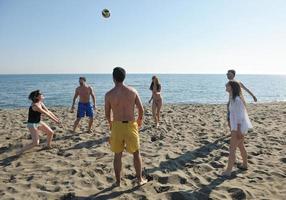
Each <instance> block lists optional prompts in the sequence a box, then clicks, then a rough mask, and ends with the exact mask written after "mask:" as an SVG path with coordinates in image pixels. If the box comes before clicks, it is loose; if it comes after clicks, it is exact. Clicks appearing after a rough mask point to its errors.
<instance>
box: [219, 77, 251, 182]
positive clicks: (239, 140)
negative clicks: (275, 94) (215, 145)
mask: <svg viewBox="0 0 286 200" xmlns="http://www.w3.org/2000/svg"><path fill="white" fill-rule="evenodd" d="M226 91H227V92H228V93H229V95H230V104H229V111H230V129H231V138H230V147H229V158H228V164H227V168H226V170H225V171H224V172H223V173H222V175H223V176H227V177H229V176H230V175H231V171H232V168H233V165H234V163H235V152H236V148H237V147H238V148H239V151H240V154H241V157H242V161H243V162H242V165H240V166H238V167H239V168H240V169H243V170H246V169H247V152H246V150H245V147H244V136H245V135H246V133H247V131H248V129H250V128H252V124H251V122H250V120H249V117H248V114H247V111H246V107H245V101H244V98H243V95H242V93H241V88H240V84H239V83H238V82H237V81H229V82H228V83H227V84H226Z"/></svg>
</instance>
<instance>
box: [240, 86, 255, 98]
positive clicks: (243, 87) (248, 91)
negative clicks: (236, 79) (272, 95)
mask: <svg viewBox="0 0 286 200" xmlns="http://www.w3.org/2000/svg"><path fill="white" fill-rule="evenodd" d="M240 86H241V88H242V89H244V90H245V91H246V92H247V93H248V94H250V95H251V96H252V98H253V100H254V102H257V98H256V96H254V94H253V93H252V92H251V91H250V90H249V89H248V88H246V87H245V85H243V84H242V83H241V82H240Z"/></svg>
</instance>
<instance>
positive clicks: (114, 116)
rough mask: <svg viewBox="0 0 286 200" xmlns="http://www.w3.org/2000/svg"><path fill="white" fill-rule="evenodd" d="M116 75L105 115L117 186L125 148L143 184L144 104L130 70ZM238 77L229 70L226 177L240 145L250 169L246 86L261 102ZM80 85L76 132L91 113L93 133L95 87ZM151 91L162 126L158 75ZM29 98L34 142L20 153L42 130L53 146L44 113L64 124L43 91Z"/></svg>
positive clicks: (36, 141)
mask: <svg viewBox="0 0 286 200" xmlns="http://www.w3.org/2000/svg"><path fill="white" fill-rule="evenodd" d="M112 75H113V81H114V84H115V86H114V88H112V89H111V90H110V91H108V92H107V93H106V95H105V117H106V119H107V121H108V124H109V127H110V131H111V135H110V138H109V143H110V148H111V151H112V152H114V162H113V165H114V171H115V177H116V186H120V179H121V177H120V175H121V168H122V161H121V160H122V153H123V151H124V150H125V149H126V151H127V152H129V153H131V154H133V159H134V167H135V171H136V176H137V179H138V184H139V185H143V184H145V183H146V182H147V180H145V179H144V178H143V177H142V159H141V155H140V140H139V132H138V131H139V128H140V127H141V126H142V123H143V116H144V109H143V105H142V102H141V99H140V97H139V94H138V92H137V91H136V90H135V89H134V88H133V87H130V86H127V85H125V84H124V80H125V77H126V71H125V70H124V69H123V68H121V67H116V68H114V69H113V74H112ZM234 77H235V71H234V70H229V71H228V73H227V78H228V79H229V81H228V83H227V84H226V91H227V92H228V93H229V101H228V104H227V111H228V113H227V121H228V125H229V128H230V131H231V138H230V148H229V159H228V165H227V168H226V170H225V171H224V172H223V173H222V176H226V177H229V176H230V175H231V171H232V168H233V166H234V164H235V152H236V148H237V147H238V148H239V150H240V152H241V156H242V160H243V162H242V164H240V165H238V167H239V168H240V169H243V170H246V169H247V152H246V150H245V147H244V136H245V134H246V133H247V131H248V129H250V128H252V125H251V122H250V120H249V117H248V114H247V110H246V103H245V100H244V98H243V95H242V89H244V90H245V91H247V92H248V93H249V94H250V95H251V96H252V97H253V99H254V101H255V102H256V101H257V99H256V97H255V96H254V95H253V93H252V92H251V91H250V90H249V89H247V88H246V87H245V86H244V85H243V84H242V83H241V82H238V81H236V80H234ZM79 84H80V86H79V87H77V88H76V90H75V94H74V98H73V103H72V107H71V112H74V110H75V102H76V99H77V98H78V97H79V102H78V109H77V115H76V120H75V122H74V126H73V131H76V128H77V126H78V124H79V122H80V120H81V119H82V118H83V117H85V116H87V117H89V124H88V131H89V132H91V131H92V124H93V117H94V110H95V109H96V107H95V105H96V97H95V94H94V91H93V89H92V87H91V86H89V85H88V84H87V83H86V79H85V77H80V78H79ZM150 90H151V91H152V96H151V98H150V100H149V103H151V102H152V113H153V118H154V122H155V126H156V127H159V121H160V111H161V108H162V104H163V101H162V96H161V84H160V82H159V79H158V77H156V76H153V77H152V83H151V85H150ZM90 96H91V97H92V101H93V105H92V104H91V102H90ZM29 99H30V100H31V101H32V104H31V106H30V107H29V114H28V123H27V127H28V129H29V131H30V133H31V135H32V142H31V143H30V144H28V145H26V146H24V147H23V148H22V149H21V150H19V151H18V152H17V154H18V155H20V154H21V153H23V152H24V151H27V150H29V149H31V148H33V147H35V146H37V145H39V132H40V131H43V132H44V133H45V134H47V145H46V148H51V141H52V139H53V134H54V132H53V130H52V129H51V128H50V127H49V126H48V125H47V124H46V123H44V122H43V121H41V115H42V114H43V115H46V116H48V117H49V118H50V119H51V120H53V121H54V122H55V123H58V124H60V123H61V122H60V120H59V118H58V117H57V116H56V115H55V114H54V113H53V112H51V111H50V110H49V109H48V108H47V107H46V106H45V105H44V103H43V100H44V96H43V94H42V93H41V92H40V90H36V91H33V92H31V93H30V95H29ZM136 108H137V110H138V117H137V118H136V119H135V114H134V113H135V109H136Z"/></svg>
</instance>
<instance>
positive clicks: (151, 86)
mask: <svg viewBox="0 0 286 200" xmlns="http://www.w3.org/2000/svg"><path fill="white" fill-rule="evenodd" d="M154 79H156V80H157V84H156V86H157V88H156V90H157V91H159V92H160V91H161V84H160V82H159V79H158V77H157V76H153V77H152V83H151V85H150V88H149V89H150V90H152V91H153V88H154V82H153V80H154Z"/></svg>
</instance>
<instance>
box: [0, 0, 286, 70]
mask: <svg viewBox="0 0 286 200" xmlns="http://www.w3.org/2000/svg"><path fill="white" fill-rule="evenodd" d="M103 8H108V9H109V10H110V12H111V17H110V18H109V19H104V18H103V17H102V16H101V10H102V9H103ZM285 10H286V1H284V0H273V1H271V0H239V1H237V0H179V1H175V0H173V1H171V0H140V1H134V0H60V1H58V0H46V1H44V0H43V1H39V0H25V1H22V0H18V1H17V0H0V73H1V74H7V73H8V74H15V73H17V74H18V73H20V74H21V73H24V74H29V73H110V72H111V71H112V69H113V67H115V66H122V67H124V68H126V69H127V71H128V72H129V73H225V72H226V70H227V69H228V68H234V69H236V70H237V72H238V73H241V74H242V73H251V74H286V59H285V52H286V26H285V21H286V12H285Z"/></svg>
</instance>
